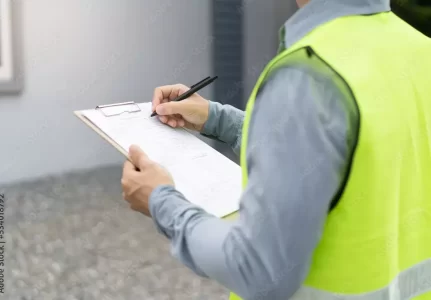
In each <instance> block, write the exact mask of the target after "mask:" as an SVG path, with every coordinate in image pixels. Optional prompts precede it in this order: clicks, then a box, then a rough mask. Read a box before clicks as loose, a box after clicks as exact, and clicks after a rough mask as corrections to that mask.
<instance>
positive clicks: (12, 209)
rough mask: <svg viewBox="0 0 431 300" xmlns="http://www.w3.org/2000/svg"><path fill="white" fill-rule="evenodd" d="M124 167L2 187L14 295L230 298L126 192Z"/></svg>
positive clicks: (29, 298) (26, 299) (9, 285)
mask: <svg viewBox="0 0 431 300" xmlns="http://www.w3.org/2000/svg"><path fill="white" fill-rule="evenodd" d="M120 177H121V166H114V167H107V168H103V169H98V170H94V171H87V172H84V173H75V174H67V175H62V176H57V177H50V178H45V179H41V180H38V181H34V182H26V183H21V184H14V185H9V186H6V187H2V188H0V194H2V193H4V194H5V198H6V206H5V212H4V214H5V220H6V222H5V224H4V225H5V236H4V240H5V241H6V252H5V259H4V262H5V274H4V282H5V289H4V292H5V294H4V295H0V298H2V296H3V297H4V299H10V300H15V299H16V300H33V299H34V300H36V299H37V300H39V299H40V300H50V299H61V300H69V299H70V300H72V299H76V300H92V299H98V300H103V299H107V300H108V299H109V300H114V299H131V300H134V299H145V300H152V299H157V300H168V299H169V300H170V299H175V300H177V299H178V300H182V299H188V300H190V299H209V300H211V299H228V291H226V290H225V289H223V288H222V287H221V286H219V285H218V284H216V283H214V282H211V281H208V280H205V279H202V278H200V277H198V276H197V275H195V274H193V273H192V272H191V271H189V270H188V269H186V268H185V267H183V266H182V265H180V264H179V263H178V262H176V261H175V260H174V259H173V258H172V257H171V256H170V253H169V244H168V241H167V240H166V239H165V238H164V237H163V236H161V235H159V234H158V233H157V232H156V230H155V228H154V227H153V224H152V222H151V220H149V219H148V218H146V217H145V216H143V215H141V214H139V213H136V212H133V211H131V210H130V209H129V208H128V206H127V204H126V203H125V202H124V200H122V199H121V187H120Z"/></svg>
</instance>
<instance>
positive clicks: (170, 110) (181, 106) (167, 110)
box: [156, 101, 190, 116]
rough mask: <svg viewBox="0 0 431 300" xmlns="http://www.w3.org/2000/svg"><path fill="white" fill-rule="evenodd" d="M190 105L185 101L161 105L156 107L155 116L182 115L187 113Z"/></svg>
mask: <svg viewBox="0 0 431 300" xmlns="http://www.w3.org/2000/svg"><path fill="white" fill-rule="evenodd" d="M189 107H190V103H189V102H187V101H179V102H176V101H173V102H167V103H162V104H160V105H158V106H157V107H156V111H157V114H158V115H160V116H171V115H176V114H179V115H183V114H186V113H187V110H190V109H189Z"/></svg>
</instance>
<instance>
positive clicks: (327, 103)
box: [122, 0, 431, 300]
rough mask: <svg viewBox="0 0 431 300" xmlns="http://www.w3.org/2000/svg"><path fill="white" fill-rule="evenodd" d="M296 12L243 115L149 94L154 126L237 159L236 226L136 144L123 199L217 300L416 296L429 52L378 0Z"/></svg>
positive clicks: (422, 278)
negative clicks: (203, 140)
mask: <svg viewBox="0 0 431 300" xmlns="http://www.w3.org/2000/svg"><path fill="white" fill-rule="evenodd" d="M298 4H299V6H300V7H301V8H300V10H299V11H298V12H297V13H296V14H295V15H294V16H293V17H292V18H291V19H289V20H288V21H287V22H286V24H285V26H284V27H283V28H282V30H281V34H280V38H281V39H280V46H281V47H280V51H279V54H278V55H277V56H276V57H275V58H274V59H273V60H272V61H271V62H270V63H269V65H268V66H267V67H266V68H265V70H264V71H263V73H262V75H261V76H260V78H259V80H258V82H257V84H256V87H255V89H254V90H253V92H252V94H251V96H250V100H249V103H248V105H247V111H246V113H245V114H244V113H243V112H241V111H239V110H237V109H235V108H233V107H230V106H228V105H224V106H223V105H221V104H218V103H215V102H209V101H207V100H205V99H203V98H202V97H200V96H199V95H197V94H196V95H194V96H193V97H192V98H190V99H189V100H185V101H182V102H176V103H174V102H169V100H172V99H173V98H175V97H176V96H177V95H178V94H181V93H183V92H184V91H186V90H187V87H185V86H182V85H173V86H164V87H160V88H157V89H156V90H155V93H154V98H153V108H154V109H155V110H156V111H157V113H158V114H159V115H160V120H161V122H163V123H165V124H168V125H169V126H172V127H177V126H180V127H187V128H191V129H195V130H197V131H200V132H201V133H203V134H206V135H210V136H215V137H217V138H219V139H220V140H222V141H224V142H226V143H228V144H229V145H231V146H232V148H233V149H234V151H235V152H236V153H239V152H240V151H241V165H242V168H243V177H244V178H243V183H244V192H243V195H242V197H241V204H240V210H239V216H238V217H237V218H235V219H233V220H229V221H228V220H220V219H217V218H215V217H214V216H211V215H209V214H207V213H206V212H205V211H203V210H202V209H200V208H198V207H196V206H195V205H193V204H191V203H189V202H187V199H185V198H184V196H183V195H182V194H181V193H179V192H178V191H176V190H175V187H174V181H173V179H172V178H171V177H170V175H169V174H168V173H167V172H166V171H165V170H163V169H162V168H161V167H160V166H158V165H157V164H156V163H154V162H152V161H150V160H149V158H148V157H147V156H146V155H145V153H144V152H142V150H141V149H139V148H137V147H132V148H131V149H130V159H131V161H132V163H129V162H126V163H125V165H124V176H123V179H122V185H123V189H124V197H125V199H126V200H127V201H129V202H130V204H131V207H132V208H133V209H135V210H137V211H140V212H143V213H145V214H146V215H147V216H151V217H152V218H153V220H154V223H155V225H156V227H157V228H158V230H159V231H160V233H162V234H164V235H165V236H166V237H167V238H168V239H170V241H171V244H172V254H173V255H174V256H175V257H177V258H178V259H179V260H180V261H181V262H183V263H184V264H185V265H186V266H188V267H189V268H191V269H192V270H194V271H195V272H196V273H197V274H199V275H201V276H206V277H209V278H212V279H215V280H217V281H218V282H220V283H221V284H222V285H224V286H225V287H227V288H229V289H231V290H232V291H233V292H235V293H236V294H237V295H239V296H236V295H234V294H232V295H231V299H240V298H239V297H242V299H271V300H276V299H310V300H315V299H325V300H326V299H355V300H357V299H361V300H368V299H379V300H380V299H383V300H395V299H396V300H400V299H413V298H414V297H417V298H415V299H431V293H430V291H431V185H429V180H430V179H431V146H430V145H431V99H430V95H431V80H430V77H429V72H430V70H431V56H430V55H429V54H430V53H431V41H430V40H429V39H428V38H427V37H426V36H424V35H423V34H421V33H420V32H418V31H417V30H415V29H414V28H412V27H410V26H409V25H408V24H406V23H405V22H403V21H402V20H401V19H399V18H398V17H397V16H395V15H394V14H393V13H392V12H390V7H389V0H349V1H345V0H311V1H310V2H308V3H307V1H298ZM135 166H136V167H138V168H139V169H140V170H141V171H140V172H137V171H135ZM196 176H199V174H196Z"/></svg>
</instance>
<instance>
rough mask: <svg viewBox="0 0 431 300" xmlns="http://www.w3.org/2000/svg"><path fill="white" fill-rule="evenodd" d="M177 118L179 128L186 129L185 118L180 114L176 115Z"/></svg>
mask: <svg viewBox="0 0 431 300" xmlns="http://www.w3.org/2000/svg"><path fill="white" fill-rule="evenodd" d="M175 118H176V120H177V126H178V127H184V126H185V125H186V122H185V121H184V119H183V117H182V116H181V115H179V114H177V115H175Z"/></svg>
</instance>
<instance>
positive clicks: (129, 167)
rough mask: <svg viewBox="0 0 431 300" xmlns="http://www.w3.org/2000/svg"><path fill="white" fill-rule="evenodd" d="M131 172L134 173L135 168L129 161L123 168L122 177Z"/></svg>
mask: <svg viewBox="0 0 431 300" xmlns="http://www.w3.org/2000/svg"><path fill="white" fill-rule="evenodd" d="M131 171H135V166H134V165H133V164H132V163H131V162H130V161H128V160H127V161H126V162H125V163H124V166H123V176H124V174H127V173H128V172H131Z"/></svg>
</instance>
